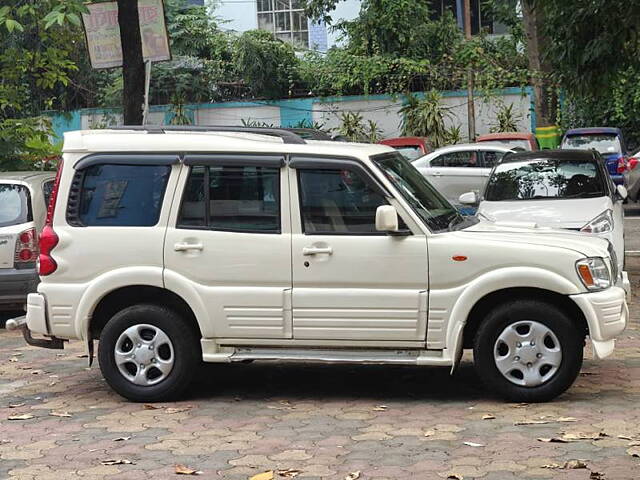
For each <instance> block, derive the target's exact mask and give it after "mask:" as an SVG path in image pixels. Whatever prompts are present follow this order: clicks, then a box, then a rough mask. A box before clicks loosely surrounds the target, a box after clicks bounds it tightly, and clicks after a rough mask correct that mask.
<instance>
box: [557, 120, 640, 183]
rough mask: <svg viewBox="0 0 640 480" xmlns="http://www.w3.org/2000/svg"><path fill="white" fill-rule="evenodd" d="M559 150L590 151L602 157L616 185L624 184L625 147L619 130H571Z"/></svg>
mask: <svg viewBox="0 0 640 480" xmlns="http://www.w3.org/2000/svg"><path fill="white" fill-rule="evenodd" d="M560 148H569V149H581V150H591V149H594V150H596V151H598V152H599V153H600V155H602V158H604V160H605V164H606V165H607V170H608V171H609V174H610V175H611V178H612V179H613V182H614V183H615V184H616V185H623V184H624V175H623V174H624V173H625V172H626V170H627V161H628V159H627V156H628V153H627V146H626V144H625V142H624V137H623V136H622V131H621V130H620V129H619V128H612V127H597V128H573V129H571V130H567V132H566V133H565V134H564V137H562V143H561V144H560Z"/></svg>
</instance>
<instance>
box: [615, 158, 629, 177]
mask: <svg viewBox="0 0 640 480" xmlns="http://www.w3.org/2000/svg"><path fill="white" fill-rule="evenodd" d="M628 169H629V161H628V159H627V157H620V158H619V159H618V173H620V174H622V173H624V172H626V171H627V170H628Z"/></svg>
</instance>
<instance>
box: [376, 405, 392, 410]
mask: <svg viewBox="0 0 640 480" xmlns="http://www.w3.org/2000/svg"><path fill="white" fill-rule="evenodd" d="M387 408H389V407H387V406H386V405H378V406H376V407H373V411H374V412H384V411H386V410H387Z"/></svg>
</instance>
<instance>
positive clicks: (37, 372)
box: [31, 370, 44, 375]
mask: <svg viewBox="0 0 640 480" xmlns="http://www.w3.org/2000/svg"><path fill="white" fill-rule="evenodd" d="M43 373H44V370H34V371H33V372H31V375H42V374H43Z"/></svg>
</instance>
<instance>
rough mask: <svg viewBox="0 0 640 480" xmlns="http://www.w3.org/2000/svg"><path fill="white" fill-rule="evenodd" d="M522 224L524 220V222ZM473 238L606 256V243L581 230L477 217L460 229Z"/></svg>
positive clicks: (590, 255)
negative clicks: (477, 219)
mask: <svg viewBox="0 0 640 480" xmlns="http://www.w3.org/2000/svg"><path fill="white" fill-rule="evenodd" d="M523 225H524V222H523ZM459 233H461V234H464V235H468V236H469V237H470V239H473V241H483V240H484V241H496V242H505V241H506V242H509V243H520V244H526V245H540V246H546V247H554V248H565V249H567V250H573V251H574V252H577V253H579V254H581V255H584V256H585V257H608V256H609V251H608V247H609V242H608V241H607V240H604V239H602V238H599V237H594V236H591V235H588V234H584V233H580V232H571V231H566V230H556V229H552V228H540V227H537V228H533V227H527V226H520V225H517V224H514V225H509V224H507V223H503V222H490V221H486V220H482V219H481V220H480V221H479V222H478V223H476V224H475V225H473V226H471V227H468V228H465V229H464V230H460V231H459Z"/></svg>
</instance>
